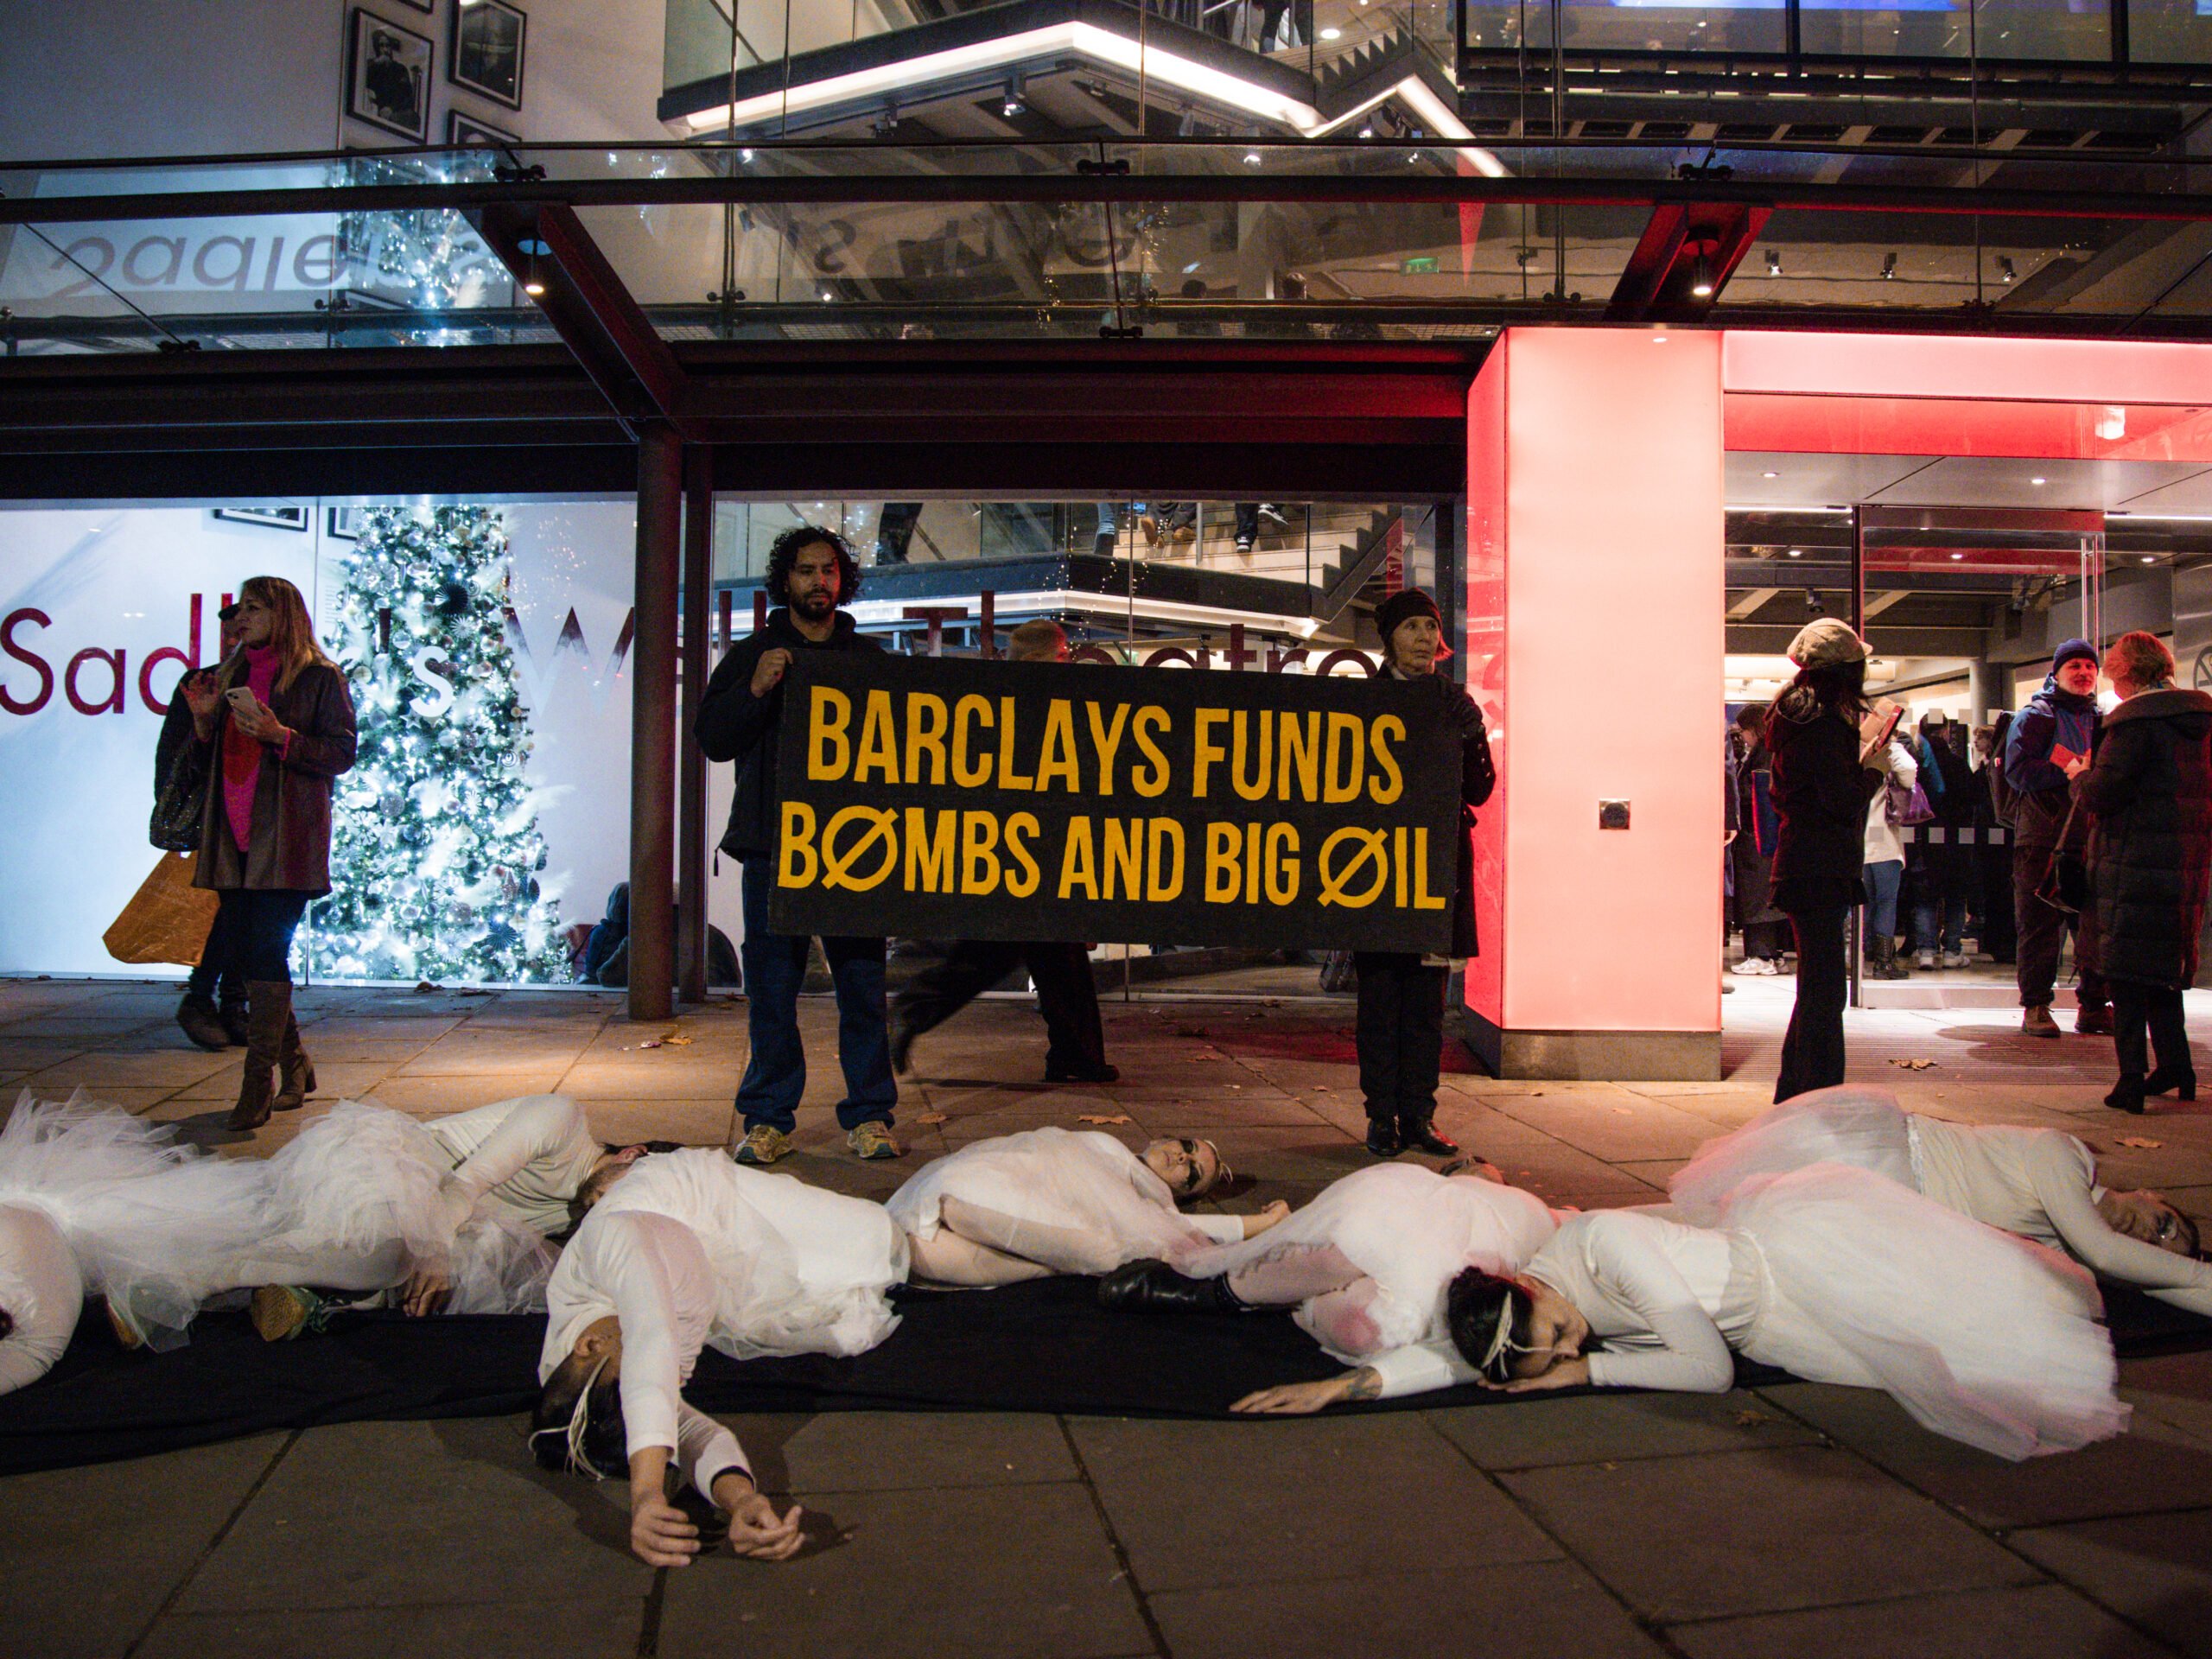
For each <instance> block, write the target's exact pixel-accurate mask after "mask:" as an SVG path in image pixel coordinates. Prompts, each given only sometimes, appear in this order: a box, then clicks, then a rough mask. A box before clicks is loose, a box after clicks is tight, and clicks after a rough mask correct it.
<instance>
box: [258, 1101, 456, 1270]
mask: <svg viewBox="0 0 2212 1659" xmlns="http://www.w3.org/2000/svg"><path fill="white" fill-rule="evenodd" d="M452 1170H453V1160H452V1159H451V1158H450V1157H448V1155H447V1154H446V1150H445V1148H444V1147H442V1146H440V1145H439V1144H438V1142H437V1140H436V1138H435V1137H434V1136H433V1135H431V1134H430V1133H429V1130H427V1129H425V1128H423V1126H422V1125H421V1124H420V1123H417V1122H416V1121H415V1120H414V1119H413V1118H411V1117H410V1116H407V1114H406V1113H404V1112H395V1111H393V1110H391V1109H390V1108H389V1107H385V1106H378V1105H376V1104H374V1103H371V1102H366V1101H358V1100H341V1101H340V1102H339V1103H337V1104H336V1105H335V1106H334V1107H332V1108H331V1109H330V1111H329V1114H328V1115H327V1116H323V1117H320V1118H317V1119H316V1120H315V1122H312V1123H310V1124H308V1126H307V1127H306V1128H303V1129H302V1130H301V1131H300V1132H299V1134H298V1135H297V1136H296V1137H295V1138H294V1140H293V1141H292V1143H291V1144H290V1145H289V1146H288V1147H283V1149H281V1150H280V1151H278V1152H277V1154H275V1155H274V1156H272V1157H271V1158H270V1160H269V1179H270V1189H271V1192H270V1202H271V1204H272V1205H273V1208H274V1219H275V1223H276V1232H277V1236H278V1239H279V1240H281V1242H282V1243H283V1244H285V1245H286V1246H288V1247H290V1248H294V1249H328V1250H334V1251H343V1252H352V1251H364V1252H365V1251H369V1250H373V1249H376V1248H377V1247H378V1246H379V1245H383V1244H386V1243H391V1242H392V1241H395V1240H396V1241H397V1242H398V1243H400V1244H401V1245H403V1246H404V1248H405V1249H406V1252H407V1254H408V1255H409V1256H410V1258H412V1259H415V1260H433V1259H435V1258H436V1257H438V1256H440V1255H443V1254H444V1252H445V1250H446V1249H447V1247H448V1243H450V1241H451V1239H452V1236H453V1228H454V1219H453V1217H452V1213H451V1209H450V1205H449V1203H448V1199H447V1198H446V1196H445V1192H444V1188H445V1179H446V1177H447V1176H448V1174H450V1173H452ZM272 1242H275V1241H272Z"/></svg>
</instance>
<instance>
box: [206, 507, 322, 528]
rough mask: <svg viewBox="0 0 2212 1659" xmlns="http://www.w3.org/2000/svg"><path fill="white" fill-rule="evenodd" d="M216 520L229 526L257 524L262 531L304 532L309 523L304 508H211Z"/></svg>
mask: <svg viewBox="0 0 2212 1659" xmlns="http://www.w3.org/2000/svg"><path fill="white" fill-rule="evenodd" d="M208 511H209V512H211V513H212V514H213V516H214V517H215V518H219V519H221V520H222V521H223V522H224V523H226V524H259V525H260V526H261V527H262V528H263V529H264V530H302V531H303V530H305V529H306V528H307V527H308V524H309V522H310V518H309V515H308V509H307V508H305V507H211V508H210V509H208Z"/></svg>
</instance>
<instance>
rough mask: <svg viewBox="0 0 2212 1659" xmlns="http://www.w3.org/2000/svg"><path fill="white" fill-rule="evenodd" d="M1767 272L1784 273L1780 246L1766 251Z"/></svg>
mask: <svg viewBox="0 0 2212 1659" xmlns="http://www.w3.org/2000/svg"><path fill="white" fill-rule="evenodd" d="M1766 274H1767V275H1768V276H1770V277H1779V276H1781V275H1782V251H1781V250H1780V249H1779V248H1769V249H1768V250H1767V251H1766Z"/></svg>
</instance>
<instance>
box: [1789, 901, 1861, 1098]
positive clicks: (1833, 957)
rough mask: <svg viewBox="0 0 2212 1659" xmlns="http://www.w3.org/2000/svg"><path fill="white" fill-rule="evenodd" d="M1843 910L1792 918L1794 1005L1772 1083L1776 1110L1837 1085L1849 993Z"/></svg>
mask: <svg viewBox="0 0 2212 1659" xmlns="http://www.w3.org/2000/svg"><path fill="white" fill-rule="evenodd" d="M1850 915H1851V912H1849V911H1847V910H1813V911H1807V912H1804V913H1803V914H1802V915H1796V914H1793V915H1792V916H1791V917H1790V918H1789V925H1790V926H1791V927H1792V928H1794V929H1795V930H1796V934H1797V1003H1796V1007H1793V1008H1791V1009H1790V1011H1789V1035H1787V1036H1786V1037H1784V1038H1783V1039H1782V1071H1781V1072H1780V1074H1779V1075H1778V1076H1777V1077H1776V1078H1775V1080H1774V1099H1775V1103H1776V1104H1777V1105H1780V1104H1781V1103H1783V1101H1785V1100H1788V1099H1789V1098H1791V1097H1792V1096H1796V1095H1802V1094H1805V1093H1807V1092H1808V1091H1809V1090H1815V1089H1828V1088H1833V1087H1834V1085H1835V1084H1839V1083H1841V1082H1842V1081H1843V1005H1844V1001H1845V998H1846V996H1847V994H1848V991H1849V983H1848V978H1847V974H1846V971H1845V965H1844V948H1843V947H1844V931H1843V929H1844V924H1845V922H1846V921H1847V919H1848V918H1849V917H1850Z"/></svg>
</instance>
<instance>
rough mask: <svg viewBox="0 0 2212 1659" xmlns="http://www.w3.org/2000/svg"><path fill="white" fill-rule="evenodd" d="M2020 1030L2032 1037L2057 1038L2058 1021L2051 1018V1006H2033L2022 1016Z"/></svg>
mask: <svg viewBox="0 0 2212 1659" xmlns="http://www.w3.org/2000/svg"><path fill="white" fill-rule="evenodd" d="M2020 1029H2021V1030H2022V1031H2024V1032H2025V1033H2027V1034H2028V1035H2029V1036H2031V1037H2056V1036H2057V1035H2058V1021H2057V1020H2054V1019H2052V1018H2051V1017H2050V1003H2048V1002H2037V1003H2035V1004H2032V1005H2031V1007H2029V1008H2028V1009H2027V1010H2026V1011H2025V1012H2024V1013H2023V1014H2021V1015H2020Z"/></svg>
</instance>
